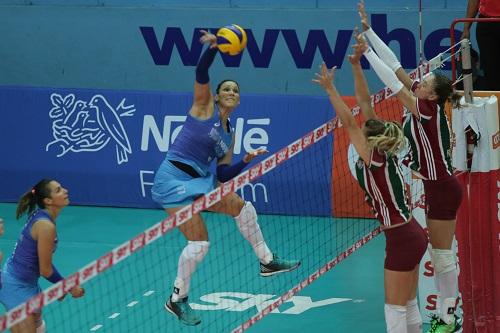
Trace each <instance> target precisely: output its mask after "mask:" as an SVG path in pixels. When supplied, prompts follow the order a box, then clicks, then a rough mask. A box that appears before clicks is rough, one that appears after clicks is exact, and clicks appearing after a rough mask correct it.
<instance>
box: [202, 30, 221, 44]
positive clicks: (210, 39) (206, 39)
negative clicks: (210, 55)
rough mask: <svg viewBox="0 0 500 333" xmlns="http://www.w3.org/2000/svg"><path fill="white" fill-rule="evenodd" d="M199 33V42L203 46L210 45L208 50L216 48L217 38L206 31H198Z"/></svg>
mask: <svg viewBox="0 0 500 333" xmlns="http://www.w3.org/2000/svg"><path fill="white" fill-rule="evenodd" d="M200 32H201V37H200V42H201V43H203V44H210V48H212V49H213V48H214V47H217V37H216V36H215V35H214V34H212V33H210V32H208V31H206V30H200Z"/></svg>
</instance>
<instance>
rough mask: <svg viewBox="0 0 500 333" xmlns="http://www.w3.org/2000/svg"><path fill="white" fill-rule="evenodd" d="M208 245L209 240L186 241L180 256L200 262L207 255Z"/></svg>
mask: <svg viewBox="0 0 500 333" xmlns="http://www.w3.org/2000/svg"><path fill="white" fill-rule="evenodd" d="M209 246H210V242H209V241H188V244H187V246H186V247H185V248H184V250H183V251H182V254H181V256H182V257H183V258H184V259H187V260H194V261H196V263H200V262H201V261H202V260H203V258H205V256H206V255H207V253H208V248H209Z"/></svg>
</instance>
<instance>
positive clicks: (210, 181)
mask: <svg viewBox="0 0 500 333" xmlns="http://www.w3.org/2000/svg"><path fill="white" fill-rule="evenodd" d="M215 184H216V180H215V176H214V175H213V174H211V173H210V172H208V173H207V175H206V176H204V177H198V178H193V177H191V176H190V175H188V174H187V173H185V172H184V171H182V170H180V169H179V168H177V167H176V166H175V165H173V164H172V163H171V162H170V161H169V160H168V159H165V160H164V161H163V163H162V164H161V165H160V168H159V169H158V171H157V172H156V174H155V180H154V184H153V188H152V189H151V196H152V198H153V200H154V201H156V202H157V203H159V204H160V205H161V206H162V207H163V208H171V207H178V206H185V205H187V204H190V203H192V202H193V201H194V200H195V199H197V198H198V197H200V196H201V195H204V194H206V193H208V192H210V191H212V190H213V189H214V188H215Z"/></svg>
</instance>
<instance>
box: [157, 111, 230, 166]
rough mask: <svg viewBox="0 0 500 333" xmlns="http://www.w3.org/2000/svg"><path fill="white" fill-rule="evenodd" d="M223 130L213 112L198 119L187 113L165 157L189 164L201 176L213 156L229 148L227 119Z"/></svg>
mask: <svg viewBox="0 0 500 333" xmlns="http://www.w3.org/2000/svg"><path fill="white" fill-rule="evenodd" d="M227 127H228V128H227V130H228V131H225V130H224V129H223V128H222V124H221V122H220V118H219V112H214V114H213V116H212V117H211V118H209V119H205V120H200V119H197V118H195V117H193V116H191V115H190V114H189V113H188V115H187V118H186V122H185V123H184V125H183V126H182V129H181V131H180V132H179V135H178V136H177V138H176V139H175V141H174V143H173V144H172V146H171V147H170V149H169V150H168V152H167V157H166V158H167V159H169V160H174V161H180V162H183V163H186V164H189V165H190V166H192V167H193V168H195V170H196V171H197V172H198V173H199V174H200V175H202V176H204V175H205V174H206V173H207V172H208V169H209V166H210V163H211V162H212V160H213V159H214V158H222V157H223V156H224V155H225V154H226V153H227V152H228V151H229V149H230V148H231V145H232V142H233V129H232V127H231V124H230V123H229V119H228V126H227Z"/></svg>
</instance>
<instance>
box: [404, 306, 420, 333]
mask: <svg viewBox="0 0 500 333" xmlns="http://www.w3.org/2000/svg"><path fill="white" fill-rule="evenodd" d="M406 327H407V331H408V333H416V332H418V333H420V332H422V316H421V315H420V310H419V309H418V302H417V299H416V298H414V299H412V300H411V301H408V303H406Z"/></svg>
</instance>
